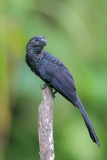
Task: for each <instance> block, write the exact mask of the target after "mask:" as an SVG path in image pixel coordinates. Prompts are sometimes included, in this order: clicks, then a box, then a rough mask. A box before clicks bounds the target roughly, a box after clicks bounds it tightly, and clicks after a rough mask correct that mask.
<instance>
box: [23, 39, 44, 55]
mask: <svg viewBox="0 0 107 160" xmlns="http://www.w3.org/2000/svg"><path fill="white" fill-rule="evenodd" d="M46 44H47V41H46V38H45V37H42V36H35V37H33V38H32V39H30V40H29V42H28V44H27V46H26V50H27V52H36V53H40V52H41V50H42V49H43V47H44V46H46Z"/></svg>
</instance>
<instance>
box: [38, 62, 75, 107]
mask: <svg viewBox="0 0 107 160" xmlns="http://www.w3.org/2000/svg"><path fill="white" fill-rule="evenodd" d="M39 72H40V75H41V76H43V77H44V78H45V79H46V80H47V81H48V82H51V84H52V86H53V87H54V88H55V89H56V90H57V91H58V92H59V93H61V94H62V95H63V96H64V97H65V98H67V99H68V100H69V101H71V102H72V103H73V104H74V105H75V102H76V101H77V95H76V88H75V84H74V80H73V77H72V75H71V74H70V72H69V71H68V70H67V68H66V67H65V66H63V65H62V66H60V65H59V64H58V65H57V64H53V65H52V66H48V65H47V66H45V67H41V68H40V70H39Z"/></svg>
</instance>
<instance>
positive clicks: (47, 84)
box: [40, 83, 51, 89]
mask: <svg viewBox="0 0 107 160" xmlns="http://www.w3.org/2000/svg"><path fill="white" fill-rule="evenodd" d="M50 85H51V84H50V83H46V84H44V85H43V86H41V85H40V88H41V89H45V88H46V87H47V86H50Z"/></svg>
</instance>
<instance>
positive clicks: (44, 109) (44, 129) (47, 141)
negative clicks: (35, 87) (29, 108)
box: [38, 87, 55, 160]
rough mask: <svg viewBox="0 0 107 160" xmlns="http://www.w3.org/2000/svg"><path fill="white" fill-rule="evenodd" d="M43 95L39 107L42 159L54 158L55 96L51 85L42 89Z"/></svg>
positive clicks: (52, 159) (50, 159) (49, 159)
mask: <svg viewBox="0 0 107 160" xmlns="http://www.w3.org/2000/svg"><path fill="white" fill-rule="evenodd" d="M42 97H43V100H42V102H41V104H40V106H39V109H38V114H39V119H38V122H39V128H38V131H39V146H40V160H54V159H55V156H54V140H53V97H52V93H51V89H50V87H46V88H45V89H43V90H42Z"/></svg>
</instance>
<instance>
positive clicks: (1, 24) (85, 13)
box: [0, 0, 107, 160]
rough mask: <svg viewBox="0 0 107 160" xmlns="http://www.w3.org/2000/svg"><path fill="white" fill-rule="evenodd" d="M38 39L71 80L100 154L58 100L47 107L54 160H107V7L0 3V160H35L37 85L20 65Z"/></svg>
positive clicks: (86, 1)
mask: <svg viewBox="0 0 107 160" xmlns="http://www.w3.org/2000/svg"><path fill="white" fill-rule="evenodd" d="M37 35H41V36H45V37H46V38H47V41H48V44H47V46H46V47H45V50H47V51H48V52H50V53H51V54H53V55H54V56H56V57H58V58H59V59H60V60H61V61H62V62H63V63H64V64H65V65H66V66H67V68H68V69H69V70H70V72H71V73H72V75H73V77H74V80H75V84H76V88H77V92H78V95H79V97H80V99H81V101H82V103H83V105H84V107H85V109H86V111H87V113H88V115H89V117H90V119H91V122H92V124H93V126H94V128H95V131H96V134H97V136H98V138H99V141H100V144H101V148H100V149H99V148H98V147H97V145H96V144H94V143H93V142H92V141H91V139H90V137H89V134H88V131H87V129H86V127H85V124H84V121H83V119H82V116H81V114H80V112H79V110H77V109H76V108H75V107H73V105H72V104H71V103H69V102H68V101H67V100H65V99H64V98H63V97H62V96H61V95H59V94H56V98H55V100H54V142H55V156H56V159H57V160H70V159H73V160H90V159H91V160H106V159H107V1H105V0H81V1H80V0H77V1H75V0H26V1H25V0H23V1H22V0H6V1H3V0H2V2H0V160H25V159H26V160H34V159H36V160H39V159H40V158H39V143H38V105H39V104H40V102H41V100H42V91H41V89H40V85H42V84H44V83H43V82H42V81H41V80H40V79H39V78H38V77H36V76H35V75H34V73H32V72H31V70H30V69H29V68H28V66H27V64H26V63H25V54H26V44H27V42H28V40H29V39H30V38H32V37H33V36H37Z"/></svg>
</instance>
